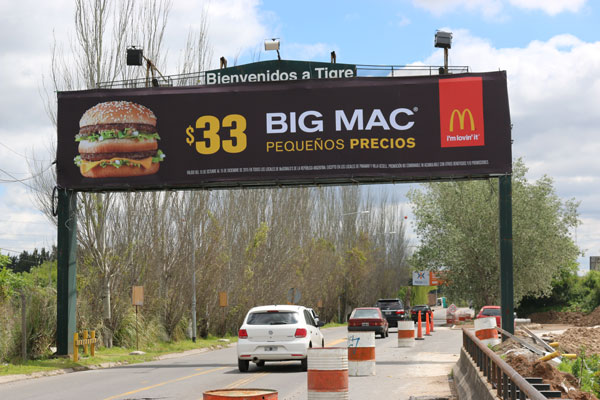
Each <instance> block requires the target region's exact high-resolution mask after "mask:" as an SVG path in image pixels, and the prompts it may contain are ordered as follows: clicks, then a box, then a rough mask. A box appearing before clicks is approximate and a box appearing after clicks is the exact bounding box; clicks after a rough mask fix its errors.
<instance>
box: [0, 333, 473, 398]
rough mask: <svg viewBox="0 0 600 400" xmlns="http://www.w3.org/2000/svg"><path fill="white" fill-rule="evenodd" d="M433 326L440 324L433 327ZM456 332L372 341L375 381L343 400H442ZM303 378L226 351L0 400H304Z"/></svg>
mask: <svg viewBox="0 0 600 400" xmlns="http://www.w3.org/2000/svg"><path fill="white" fill-rule="evenodd" d="M440 322H441V321H440ZM323 334H324V336H325V344H326V346H346V337H347V331H346V328H345V327H342V328H331V329H324V330H323ZM461 342H462V336H461V331H460V330H451V329H449V328H443V327H442V328H436V331H435V332H434V333H433V334H432V336H429V337H426V338H425V340H421V341H416V344H415V347H413V348H398V347H397V335H396V329H391V332H390V337H389V338H385V339H377V340H376V359H377V361H376V369H377V374H376V376H370V377H350V379H349V395H350V396H349V397H350V399H365V398H377V397H379V398H385V399H408V398H409V397H410V396H411V395H413V396H422V395H436V396H442V395H446V396H447V395H449V394H450V391H449V389H448V382H447V375H448V373H449V372H450V369H451V368H452V365H453V364H454V363H455V362H456V360H457V359H458V354H459V351H460V346H461ZM306 379H307V378H306V372H301V371H300V364H299V363H296V362H286V363H271V364H269V363H267V364H266V365H265V366H264V367H263V368H258V367H257V366H256V365H255V364H253V363H251V364H250V370H249V372H248V373H240V372H239V371H238V369H237V360H236V351H235V345H232V346H231V347H229V348H226V349H221V350H215V351H206V352H202V353H198V354H193V355H187V356H181V357H175V358H170V359H166V360H161V361H154V362H148V363H143V364H135V365H130V366H122V367H115V368H107V369H99V370H92V371H82V372H76V373H69V374H64V375H58V376H49V377H42V378H37V379H28V380H22V381H16V382H10V383H4V384H0V399H7V400H8V399H10V400H19V399H61V400H63V399H66V400H68V399H102V400H113V399H114V400H116V399H119V400H122V399H139V400H141V399H147V400H150V399H161V400H162V399H165V400H166V399H202V394H203V393H204V392H205V391H208V390H215V389H231V388H266V389H273V390H277V391H278V396H279V399H290V400H291V399H306V397H307V389H306V387H307V381H306Z"/></svg>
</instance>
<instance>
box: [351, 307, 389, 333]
mask: <svg viewBox="0 0 600 400" xmlns="http://www.w3.org/2000/svg"><path fill="white" fill-rule="evenodd" d="M388 329H389V325H388V322H387V320H386V319H385V318H384V317H383V314H381V310H380V309H379V308H376V307H361V308H355V309H354V311H352V314H350V318H348V331H373V332H375V336H377V335H380V336H381V337H382V338H383V337H387V336H388Z"/></svg>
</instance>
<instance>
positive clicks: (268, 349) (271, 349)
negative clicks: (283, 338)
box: [265, 346, 277, 351]
mask: <svg viewBox="0 0 600 400" xmlns="http://www.w3.org/2000/svg"><path fill="white" fill-rule="evenodd" d="M275 350H277V346H266V347H265V351H275Z"/></svg>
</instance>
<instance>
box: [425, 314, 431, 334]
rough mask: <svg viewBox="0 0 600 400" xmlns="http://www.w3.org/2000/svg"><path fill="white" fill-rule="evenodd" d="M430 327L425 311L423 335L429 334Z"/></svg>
mask: <svg viewBox="0 0 600 400" xmlns="http://www.w3.org/2000/svg"><path fill="white" fill-rule="evenodd" d="M430 332H431V331H430V327H429V313H428V312H426V313H425V336H431V333H430Z"/></svg>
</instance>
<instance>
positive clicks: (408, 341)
mask: <svg viewBox="0 0 600 400" xmlns="http://www.w3.org/2000/svg"><path fill="white" fill-rule="evenodd" d="M414 346H415V324H414V323H413V322H412V321H398V347H414Z"/></svg>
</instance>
